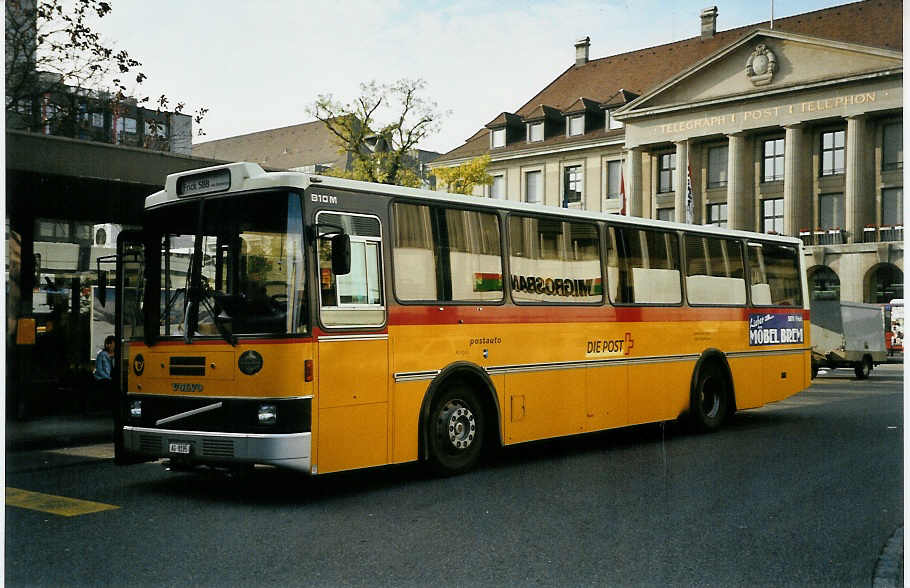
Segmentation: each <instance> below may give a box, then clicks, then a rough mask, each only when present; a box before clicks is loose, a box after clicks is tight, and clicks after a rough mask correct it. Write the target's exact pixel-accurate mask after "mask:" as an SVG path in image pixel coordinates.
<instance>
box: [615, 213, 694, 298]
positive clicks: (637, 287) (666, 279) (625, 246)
mask: <svg viewBox="0 0 910 588" xmlns="http://www.w3.org/2000/svg"><path fill="white" fill-rule="evenodd" d="M610 240H611V244H613V245H614V246H613V247H612V248H611V250H610V256H609V257H608V268H607V269H608V272H609V276H608V278H610V279H612V278H613V276H614V275H616V277H617V279H618V282H619V283H618V286H613V285H611V286H610V288H611V291H613V292H614V293H615V296H616V298H614V299H613V302H616V303H620V304H629V303H633V304H679V303H681V302H682V286H681V285H680V267H679V266H680V264H679V241H678V239H677V236H676V234H674V233H669V232H666V231H653V230H650V229H631V228H619V227H610ZM614 252H615V253H614Z"/></svg>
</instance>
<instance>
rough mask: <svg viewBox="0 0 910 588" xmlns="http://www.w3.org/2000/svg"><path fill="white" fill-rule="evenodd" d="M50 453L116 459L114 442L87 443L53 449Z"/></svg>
mask: <svg viewBox="0 0 910 588" xmlns="http://www.w3.org/2000/svg"><path fill="white" fill-rule="evenodd" d="M50 453H57V454H60V455H75V456H77V457H94V458H97V459H114V444H113V443H101V444H99V445H85V446H82V447H66V448H63V449H51V450H50Z"/></svg>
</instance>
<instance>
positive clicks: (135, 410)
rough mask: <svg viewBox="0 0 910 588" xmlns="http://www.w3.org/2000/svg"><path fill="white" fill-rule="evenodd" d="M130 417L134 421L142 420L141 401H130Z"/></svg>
mask: <svg viewBox="0 0 910 588" xmlns="http://www.w3.org/2000/svg"><path fill="white" fill-rule="evenodd" d="M130 416H131V417H132V418H134V419H141V418H142V401H141V400H132V401H130Z"/></svg>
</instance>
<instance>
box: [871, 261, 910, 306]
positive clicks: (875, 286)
mask: <svg viewBox="0 0 910 588" xmlns="http://www.w3.org/2000/svg"><path fill="white" fill-rule="evenodd" d="M869 278H870V279H869V295H868V296H867V297H866V302H869V303H871V304H888V303H889V302H891V301H892V300H894V299H895V298H903V297H904V272H902V271H901V270H900V268H898V267H897V266H894V265H891V264H890V263H885V264H882V265H880V266H878V267H877V268H876V269H875V270H874V271H873V272H872V274H871V275H870V276H869Z"/></svg>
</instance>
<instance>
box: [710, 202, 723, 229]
mask: <svg viewBox="0 0 910 588" xmlns="http://www.w3.org/2000/svg"><path fill="white" fill-rule="evenodd" d="M705 224H708V225H714V226H715V227H721V228H726V227H727V203H726V202H722V203H720V204H709V205H708V222H707V223H705Z"/></svg>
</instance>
